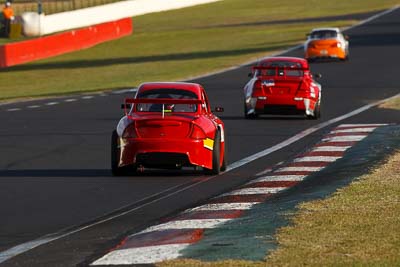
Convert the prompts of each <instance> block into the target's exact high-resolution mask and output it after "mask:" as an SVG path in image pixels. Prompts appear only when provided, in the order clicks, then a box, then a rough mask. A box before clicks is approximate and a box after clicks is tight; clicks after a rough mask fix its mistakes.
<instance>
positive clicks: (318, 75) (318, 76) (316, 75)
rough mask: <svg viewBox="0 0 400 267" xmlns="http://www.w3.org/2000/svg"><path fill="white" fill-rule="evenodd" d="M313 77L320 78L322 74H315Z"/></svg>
mask: <svg viewBox="0 0 400 267" xmlns="http://www.w3.org/2000/svg"><path fill="white" fill-rule="evenodd" d="M313 76H314V77H315V78H316V79H320V78H322V74H321V73H315V74H314V75H313Z"/></svg>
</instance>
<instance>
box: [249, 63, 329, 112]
mask: <svg viewBox="0 0 400 267" xmlns="http://www.w3.org/2000/svg"><path fill="white" fill-rule="evenodd" d="M249 76H250V77H251V79H250V81H249V82H248V83H247V84H246V85H245V87H244V116H245V118H256V117H257V116H258V115H260V114H272V115H283V114H285V115H304V116H305V117H306V118H309V119H317V118H319V117H320V114H321V85H320V84H319V83H317V82H316V81H315V80H314V78H313V75H312V74H311V72H310V68H309V65H308V62H307V60H305V59H303V58H296V57H269V58H265V59H263V60H261V61H260V62H258V64H257V65H255V66H253V67H252V72H251V73H250V74H249ZM315 76H316V77H318V78H320V77H321V75H320V74H316V75H315Z"/></svg>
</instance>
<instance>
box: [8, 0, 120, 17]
mask: <svg viewBox="0 0 400 267" xmlns="http://www.w3.org/2000/svg"><path fill="white" fill-rule="evenodd" d="M120 1H121V0H12V1H10V2H11V3H12V8H13V9H14V13H15V15H21V14H22V13H24V12H38V13H45V14H47V15H49V14H54V13H60V12H65V11H71V10H76V9H81V8H86V7H92V6H100V5H105V4H109V3H115V2H120Z"/></svg>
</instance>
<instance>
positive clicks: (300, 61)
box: [257, 57, 309, 69]
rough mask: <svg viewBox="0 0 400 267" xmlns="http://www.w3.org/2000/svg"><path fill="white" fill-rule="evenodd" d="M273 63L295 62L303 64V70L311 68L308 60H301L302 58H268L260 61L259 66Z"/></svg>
mask: <svg viewBox="0 0 400 267" xmlns="http://www.w3.org/2000/svg"><path fill="white" fill-rule="evenodd" d="M272 61H286V62H287V61H288V62H294V63H299V64H301V67H302V68H305V69H308V68H309V66H308V62H307V60H306V59H304V58H301V57H266V58H263V59H262V60H260V61H259V62H258V64H257V65H261V64H263V63H267V62H272Z"/></svg>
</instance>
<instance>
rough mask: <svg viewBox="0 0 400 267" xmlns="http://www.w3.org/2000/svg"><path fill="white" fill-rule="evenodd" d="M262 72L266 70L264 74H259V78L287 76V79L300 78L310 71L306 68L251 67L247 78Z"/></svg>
mask: <svg viewBox="0 0 400 267" xmlns="http://www.w3.org/2000/svg"><path fill="white" fill-rule="evenodd" d="M262 70H266V73H260V75H261V76H289V77H302V76H303V74H304V73H305V72H308V71H310V70H309V69H308V68H303V67H279V66H274V67H270V66H254V67H252V73H250V74H249V77H251V76H253V75H254V73H255V72H256V71H262ZM257 76H258V75H257Z"/></svg>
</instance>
